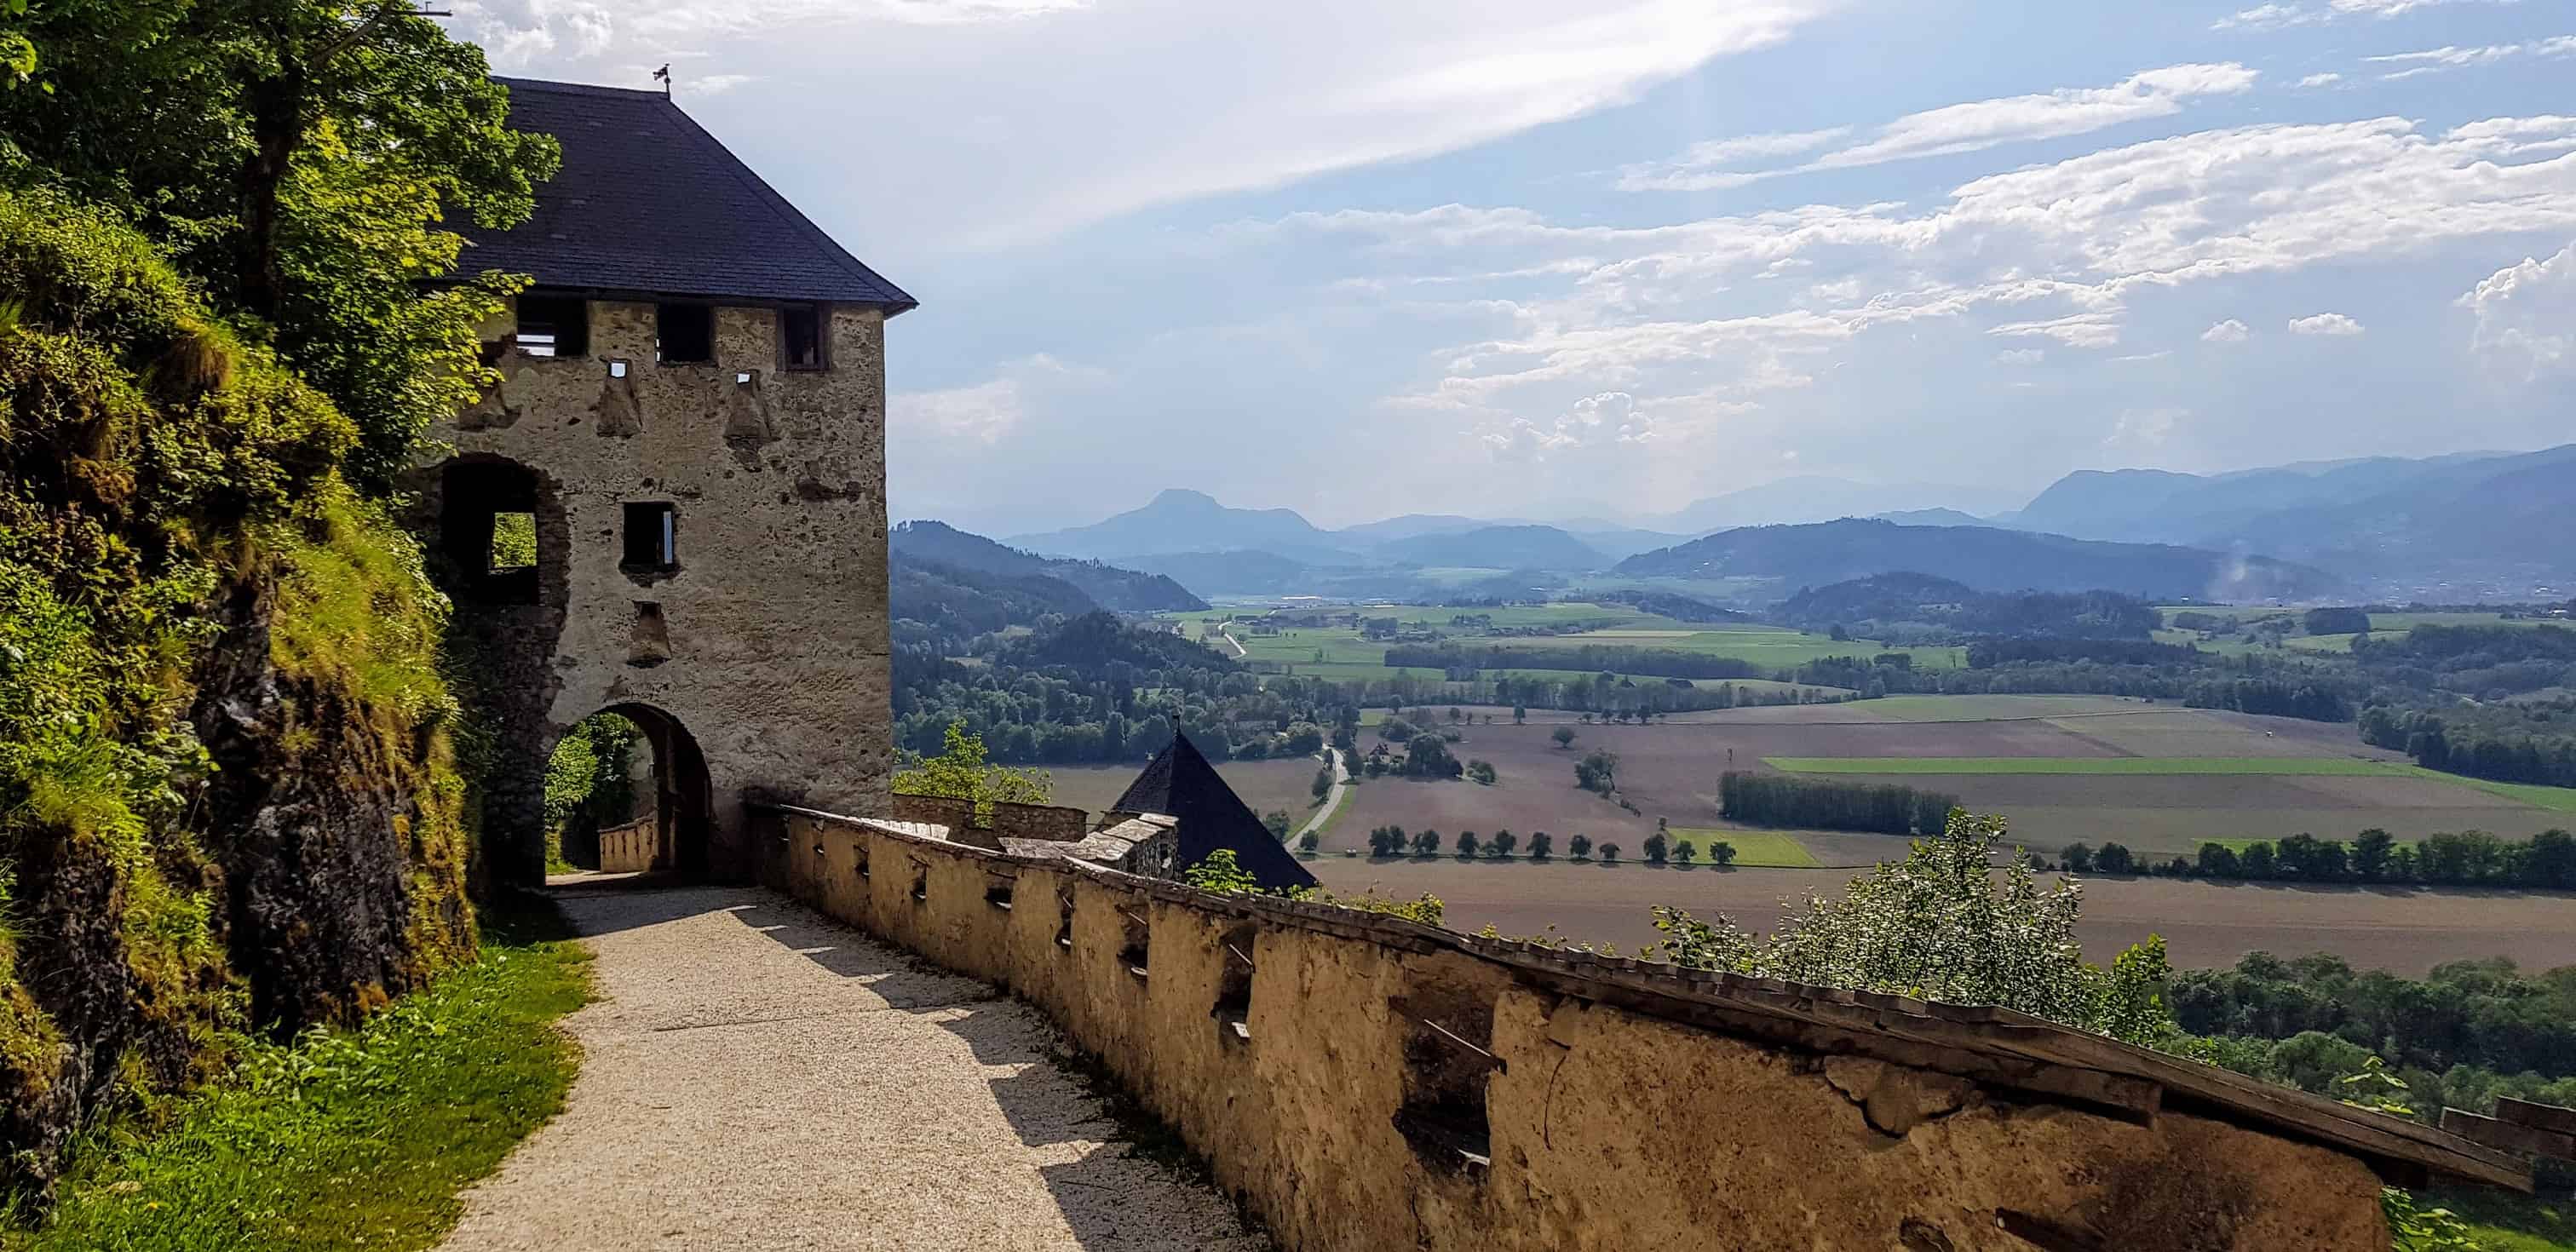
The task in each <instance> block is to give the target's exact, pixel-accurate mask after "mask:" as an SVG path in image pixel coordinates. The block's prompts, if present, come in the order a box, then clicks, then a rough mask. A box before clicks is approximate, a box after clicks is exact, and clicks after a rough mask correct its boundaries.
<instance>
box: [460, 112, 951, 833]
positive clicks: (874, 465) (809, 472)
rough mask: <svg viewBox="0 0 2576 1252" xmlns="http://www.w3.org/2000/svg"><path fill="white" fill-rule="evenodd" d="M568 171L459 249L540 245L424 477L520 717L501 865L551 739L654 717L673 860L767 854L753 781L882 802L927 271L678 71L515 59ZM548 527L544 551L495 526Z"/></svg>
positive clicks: (500, 707)
mask: <svg viewBox="0 0 2576 1252" xmlns="http://www.w3.org/2000/svg"><path fill="white" fill-rule="evenodd" d="M502 81H503V83H504V84H505V85H506V86H508V88H509V89H510V99H511V104H510V120H511V124H512V125H514V126H516V127H517V128H519V129H522V130H530V131H542V132H544V133H547V134H551V135H553V136H555V137H556V139H557V140H559V141H560V142H561V144H562V146H563V168H562V172H561V173H560V174H559V175H557V177H556V178H555V179H554V180H553V181H552V182H551V183H549V184H547V185H545V186H544V187H542V188H540V189H539V191H538V193H537V209H536V212H535V214H534V216H533V217H532V218H530V220H529V221H527V222H526V223H524V224H522V225H521V226H519V227H517V228H515V229H513V230H510V231H508V232H505V233H493V232H475V231H471V230H469V231H467V235H468V238H469V240H470V242H471V246H470V247H469V248H468V249H467V251H466V254H465V257H464V259H463V261H462V263H461V264H460V266H459V269H460V270H462V271H464V272H468V273H472V272H481V271H485V270H499V271H502V272H504V273H515V274H524V275H528V276H529V277H530V278H532V279H533V284H534V285H533V286H531V287H530V288H529V289H528V290H527V291H526V292H524V293H522V294H521V295H519V296H518V297H517V299H516V300H515V301H514V302H513V307H512V309H511V311H510V314H509V316H508V318H507V319H506V320H505V321H503V322H502V323H500V324H496V325H494V326H491V327H488V328H487V329H486V333H485V339H486V355H487V359H488V360H489V361H490V362H491V363H492V364H493V365H494V366H495V367H496V368H497V369H498V370H499V371H500V373H501V376H502V382H501V384H500V385H499V386H498V387H496V388H494V389H493V390H492V391H491V392H490V393H489V394H487V395H485V396H484V397H483V398H482V400H481V401H480V402H479V403H477V404H475V405H473V406H472V407H470V408H469V409H467V410H466V411H464V412H463V413H461V414H459V415H458V416H457V418H456V419H455V421H454V422H453V423H452V424H450V425H449V426H448V427H446V428H443V429H440V430H437V431H434V432H433V437H434V439H435V440H437V441H439V442H441V443H444V444H445V445H446V446H447V447H448V448H450V449H452V455H451V456H449V457H448V458H447V459H445V460H442V461H440V462H438V463H436V464H433V465H426V466H423V467H422V468H421V469H420V470H419V471H418V474H417V476H416V482H415V486H416V487H417V489H418V493H419V499H420V501H421V506H420V507H421V509H422V512H423V514H424V516H423V517H422V518H421V519H420V521H421V523H422V526H423V529H424V530H426V531H428V532H430V533H432V534H434V536H435V541H434V544H433V548H434V554H433V560H434V562H435V569H434V573H435V574H436V576H437V577H438V579H439V581H440V582H441V584H442V585H443V586H444V587H445V588H446V589H447V591H448V592H449V593H450V595H451V596H452V597H453V598H454V599H455V601H456V605H457V612H456V617H455V625H454V630H453V632H452V633H453V634H454V636H455V637H456V639H457V640H458V641H459V642H460V643H461V644H462V645H463V646H465V647H466V648H468V649H470V650H471V651H472V654H473V655H474V657H475V661H476V664H475V666H474V671H475V672H474V673H473V674H472V675H471V676H470V677H472V678H473V679H474V680H476V681H474V682H473V683H472V684H471V687H470V692H471V698H474V699H476V700H477V702H478V703H479V704H480V705H481V706H482V708H481V710H480V711H481V712H482V713H484V714H485V716H486V719H487V721H488V722H489V723H490V724H492V725H493V726H494V727H495V728H496V729H497V731H498V736H499V739H500V742H499V743H498V744H497V745H496V750H497V756H498V759H496V760H495V761H494V762H493V763H492V768H491V769H490V770H489V771H487V779H488V781H487V795H486V799H485V811H484V823H483V826H484V835H485V838H484V847H485V854H486V867H487V870H488V872H489V873H490V874H491V875H492V876H494V877H496V878H498V879H499V880H500V881H504V882H531V881H535V880H537V879H538V878H540V877H541V876H542V874H543V867H544V845H543V840H544V812H543V805H544V770H545V762H546V757H547V754H548V753H549V752H550V751H551V749H552V748H553V746H554V744H555V742H556V741H557V740H558V739H559V738H560V737H561V736H562V735H563V733H564V732H565V730H567V729H568V728H570V727H571V726H572V725H573V724H574V723H576V722H578V721H580V720H581V719H583V718H584V717H587V716H589V715H591V714H593V713H598V712H602V711H614V712H618V713H621V714H623V715H625V716H627V717H629V718H631V719H632V720H634V721H635V722H636V723H637V724H638V725H639V726H641V727H642V728H643V731H644V734H645V737H646V739H647V740H648V742H649V745H650V747H651V749H652V753H653V758H654V763H655V771H654V772H655V782H654V790H655V794H654V795H653V796H652V797H650V799H649V800H648V801H647V803H648V804H649V807H650V808H651V809H652V811H653V812H654V813H655V814H656V815H657V816H656V828H655V829H654V830H653V831H652V832H651V837H650V840H649V842H650V858H649V859H650V861H651V863H652V864H653V865H654V866H655V867H657V868H669V869H675V870H679V871H682V872H684V873H689V874H693V875H701V876H706V877H712V878H718V879H729V880H738V879H744V878H747V877H749V876H750V874H751V869H750V865H749V860H748V852H747V848H748V845H747V843H746V835H745V827H744V809H743V805H744V801H745V798H746V797H752V798H759V799H769V800H782V801H793V802H798V803H811V804H817V805H826V806H831V807H834V808H853V809H858V810H861V811H871V812H881V811H883V810H884V808H885V805H886V802H887V792H886V783H887V778H888V775H889V771H890V769H891V765H892V760H891V748H890V744H891V740H892V735H891V732H890V727H891V712H890V709H889V706H888V696H889V684H890V676H889V668H888V662H889V645H888V639H887V618H886V518H885V322H886V319H887V318H889V317H892V316H894V315H896V314H899V313H902V312H903V311H905V310H907V309H910V308H912V307H914V304H915V302H914V300H913V299H912V297H910V296H908V295H906V294H904V292H903V291H902V290H900V289H898V288H897V287H895V286H894V285H893V284H892V283H889V282H887V281H886V280H885V279H884V278H882V277H880V276H878V275H877V274H876V272H875V271H873V270H871V269H869V268H868V267H867V266H866V265H864V264H862V263H860V262H859V261H858V260H857V258H855V257H852V256H851V255H850V254H849V253H848V252H846V251H844V250H843V249H842V248H841V247H840V246H839V245H838V244H836V243H835V242H833V241H832V239H831V238H830V237H829V236H827V235H825V234H824V233H823V232H822V231H821V230H820V229H819V228H817V227H816V226H815V225H814V224H813V223H812V222H810V221H808V220H807V219H806V218H805V217H804V215H802V214H801V213H799V212H797V210H796V209H795V208H794V207H793V206H791V205H789V204H788V203H787V202H786V200H784V199H783V198H781V197H780V196H779V195H778V193H777V192H775V191H773V190H772V189H770V187H769V186H768V185H767V184H766V183H764V182H762V181H761V179H760V178H759V176H758V175H756V174H754V173H752V171H751V170H750V169H748V168H746V167H745V166H744V165H743V164H742V163H741V162H740V161H739V160H737V159H736V158H735V157H734V156H733V154H732V153H731V152H729V151H727V150H726V149H725V148H724V146H723V145H722V144H721V143H718V142H717V141H716V140H715V138H714V137H713V136H711V135H709V134H708V133H707V132H706V131H705V130H703V129H701V128H700V127H699V126H698V125H697V123H696V122H694V121H692V120H691V119H690V118H689V116H688V115H687V114H686V113H683V112H682V111H681V110H680V109H679V108H678V107H677V106H676V105H675V104H673V103H672V102H671V100H670V99H669V98H668V97H667V96H665V95H664V94H662V93H660V92H646V91H626V90H619V89H614V88H605V87H588V86H577V85H572V84H564V83H547V82H534V81H528V80H519V79H504V80H502ZM530 529H532V530H533V533H534V539H535V544H534V548H535V555H534V563H533V565H525V564H520V563H517V562H516V561H514V560H512V559H511V558H510V557H509V556H508V554H507V551H506V550H507V549H508V548H509V547H510V545H509V544H508V543H507V542H504V543H503V544H501V545H500V546H499V547H496V545H495V533H496V530H498V531H500V532H502V533H504V534H505V535H506V534H508V533H511V532H513V531H516V532H518V533H524V532H525V531H526V530H530Z"/></svg>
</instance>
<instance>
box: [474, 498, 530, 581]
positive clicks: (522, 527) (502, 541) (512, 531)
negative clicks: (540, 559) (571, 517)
mask: <svg viewBox="0 0 2576 1252" xmlns="http://www.w3.org/2000/svg"><path fill="white" fill-rule="evenodd" d="M536 567H537V515H536V514H534V513H495V514H493V515H492V548H491V551H490V552H488V553H486V554H485V560H484V564H483V572H485V573H487V574H509V573H515V572H517V571H519V570H524V569H535V568H536Z"/></svg>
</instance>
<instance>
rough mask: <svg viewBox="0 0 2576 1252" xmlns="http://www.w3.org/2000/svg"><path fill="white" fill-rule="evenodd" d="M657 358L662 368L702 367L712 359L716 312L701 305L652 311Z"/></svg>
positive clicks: (714, 349)
mask: <svg viewBox="0 0 2576 1252" xmlns="http://www.w3.org/2000/svg"><path fill="white" fill-rule="evenodd" d="M653 315H654V316H653V331H654V334H655V335H657V336H658V338H657V340H656V341H655V352H656V356H657V359H658V360H660V361H661V363H662V364H664V365H693V364H694V365H703V364H705V363H707V362H709V361H712V360H714V359H716V311H715V309H714V308H713V307H712V306H709V305H704V304H661V305H655V306H654V308H653Z"/></svg>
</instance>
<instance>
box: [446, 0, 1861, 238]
mask: <svg viewBox="0 0 2576 1252" xmlns="http://www.w3.org/2000/svg"><path fill="white" fill-rule="evenodd" d="M462 2H472V3H490V2H492V0H462ZM508 2H509V3H510V4H512V5H515V6H519V7H523V8H529V9H534V8H536V6H538V5H539V3H540V0H508ZM544 2H545V3H547V4H549V5H561V6H571V5H574V4H579V5H581V6H583V7H585V8H586V9H588V10H595V11H597V12H599V13H601V14H603V15H613V17H614V21H613V23H611V24H610V26H609V29H610V30H611V31H612V32H613V37H612V38H610V39H609V40H607V42H606V46H604V47H593V46H590V45H588V44H576V42H575V41H573V40H571V39H569V38H565V37H564V36H563V33H562V29H561V23H557V24H556V28H555V30H556V34H555V38H554V39H553V40H552V41H551V42H543V41H540V42H541V43H542V46H541V47H538V48H537V49H536V50H535V51H533V52H531V53H529V54H528V55H526V56H524V57H522V58H521V60H520V62H519V63H518V67H519V68H521V69H524V70H532V71H537V72H542V73H544V74H545V75H547V76H550V77H561V78H572V79H583V80H589V81H603V82H625V83H628V84H629V85H633V86H638V87H641V86H646V85H647V84H646V83H645V82H644V81H642V80H641V79H640V78H639V77H638V76H636V75H635V74H634V73H633V72H632V71H631V69H630V67H632V66H636V65H645V66H650V65H656V64H660V63H661V62H663V61H677V62H681V63H683V64H684V65H685V63H686V62H687V61H688V60H691V59H695V58H699V57H703V58H706V63H707V64H710V65H717V66H722V67H724V68H726V69H729V70H730V69H736V68H743V67H756V69H757V72H758V73H759V74H760V75H761V81H760V82H757V83H749V84H744V85H741V86H738V87H736V88H734V89H733V90H731V91H728V92H725V93H723V94H722V95H718V96H714V97H704V96H701V97H697V98H696V100H695V102H694V103H692V106H691V107H692V109H693V111H694V112H695V113H696V114H697V116H698V118H699V120H700V121H701V122H703V123H705V124H706V125H707V127H708V129H709V130H711V131H713V132H714V133H715V134H716V135H718V136H719V137H722V138H724V139H726V140H728V141H729V142H733V143H735V144H736V145H737V147H738V148H739V149H740V150H743V152H744V155H745V156H746V157H748V158H752V159H753V162H754V164H755V165H758V166H760V168H761V169H762V171H763V173H764V174H768V175H770V176H771V178H772V181H773V182H776V183H777V184H779V190H780V191H782V192H784V193H785V194H786V195H787V196H788V198H789V199H791V200H793V201H795V202H797V203H798V204H801V205H805V206H807V207H808V209H809V210H810V211H812V212H813V213H814V216H815V217H816V218H817V219H818V221H819V224H821V225H822V226H824V227H825V228H826V229H828V230H832V231H834V233H836V234H839V235H840V236H841V237H842V238H845V239H853V240H863V241H865V242H866V243H867V244H868V249H867V250H868V251H869V252H870V253H872V254H875V255H892V256H900V255H906V254H911V255H920V254H922V253H924V252H926V251H931V250H934V249H935V250H942V251H949V252H957V251H965V250H973V249H982V248H1000V247H1009V246H1016V245H1024V244H1029V243H1034V242H1037V241H1041V240H1045V239H1049V238H1053V237H1056V236H1058V235H1061V234H1062V233H1064V232H1066V231H1069V230H1072V229H1074V228H1077V227H1080V226H1084V225H1087V224H1090V223H1094V222H1097V221H1100V220H1102V219H1105V218H1109V217H1113V216H1117V215H1120V214H1124V213H1127V212H1131V211H1135V210H1138V209H1143V208H1148V207H1152V206H1156V205H1162V204H1170V203H1174V202H1178V201H1183V200H1189V199H1193V198H1197V197H1202V196H1208V195H1215V194H1221V193H1227V192H1238V191H1251V190H1259V189H1264V188H1270V187H1276V186H1280V185H1283V184H1286V183H1289V182H1293V181H1296V180H1298V179H1301V178H1306V177H1310V176H1313V175H1316V174H1321V173H1327V172H1331V171H1337V170H1347V169H1352V168H1355V167H1360V166H1365V165H1371V164H1375V163H1378V162H1385V161H1399V160H1409V159H1414V158H1420V157H1426V156H1431V155H1435V154H1438V153H1443V152H1450V151H1455V150H1458V149H1461V148H1465V147H1469V146H1472V145H1475V144H1480V143H1485V142H1488V141H1491V140H1495V139H1498V138H1502V137H1504V136H1508V135H1512V134H1516V133H1518V132H1521V131H1524V130H1527V129H1529V128H1532V127H1536V126H1542V125H1546V124H1549V123H1553V122H1559V121H1564V120H1567V119H1570V118H1574V117H1578V116H1582V115H1585V114H1588V113H1592V112H1595V111H1597V110H1601V109H1605V108H1609V107H1613V106H1616V105H1620V104H1625V103H1628V102H1630V101H1633V100H1636V99H1637V98H1638V97H1640V96H1641V95H1643V94H1644V93H1645V92H1646V91H1648V90H1649V89H1651V88H1653V87H1655V86H1658V85H1660V84H1663V83H1666V82H1670V81H1672V80H1674V79H1676V78H1679V77H1681V76H1683V75H1686V74H1689V73H1691V72H1692V71H1694V70H1697V69H1699V68H1700V67H1701V66H1703V65H1706V64H1707V63H1709V62H1710V61H1712V60H1715V59H1718V58H1722V57H1727V56H1731V55H1735V54H1740V53H1743V52H1746V51H1749V50H1752V49H1757V48H1765V47H1769V46H1772V45H1776V44H1779V43H1781V42H1782V41H1784V40H1786V39H1788V38H1789V37H1790V36H1791V35H1792V34H1793V33H1794V32H1796V31H1798V30H1799V29H1800V28H1802V27H1803V26H1805V25H1806V24H1807V23H1809V22H1811V21H1812V20H1814V19H1815V18H1816V17H1817V16H1818V15H1820V14H1822V13H1824V12H1827V11H1830V10H1832V9H1834V8H1836V7H1839V6H1841V5H1843V4H1845V3H1847V0H1742V2H1741V3H1727V4H1709V3H1706V0H1602V2H1601V3H1596V4H1589V5H1578V6H1567V5H1564V4H1562V3H1557V2H1555V0H1412V2H1409V3H1403V4H1387V3H1383V2H1382V0H1310V2H1309V3H1305V4H1297V5H1268V6H1251V7H1248V8H1247V7H1243V6H1236V5H1217V4H1205V3H1199V2H1197V0H1123V2H1121V3H1117V4H1090V3H1087V0H1086V2H1076V0H693V2H692V3H687V4H671V3H667V2H665V0H544ZM521 16H524V14H522V15H521ZM455 21H456V22H457V29H460V30H463V31H466V32H467V33H479V31H480V29H481V27H480V26H479V25H477V24H476V23H474V22H470V21H468V20H466V19H465V18H463V17H461V16H460V18H458V19H455ZM683 96H684V98H687V97H688V93H687V92H686V84H685V82H684V84H683ZM785 116H792V117H794V118H795V119H796V121H797V125H796V126H795V127H794V128H792V130H793V131H794V132H795V133H799V134H819V135H829V136H834V137H836V139H835V142H836V143H837V144H840V145H841V146H840V147H837V148H836V149H835V151H834V158H835V159H831V160H814V159H811V158H812V157H813V155H814V151H813V149H812V147H811V145H810V144H807V143H805V142H803V141H801V140H798V139H796V138H795V137H794V134H790V133H788V132H782V131H781V130H780V128H779V126H778V119H779V118H780V117H785ZM890 172H894V173H891V174H890ZM896 174H899V180H900V181H901V182H902V183H903V184H904V185H907V186H913V187H918V188H924V189H930V190H932V191H935V194H920V195H902V196H890V195H887V194H885V188H886V187H887V185H888V178H889V177H892V176H896ZM898 277H899V276H898Z"/></svg>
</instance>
